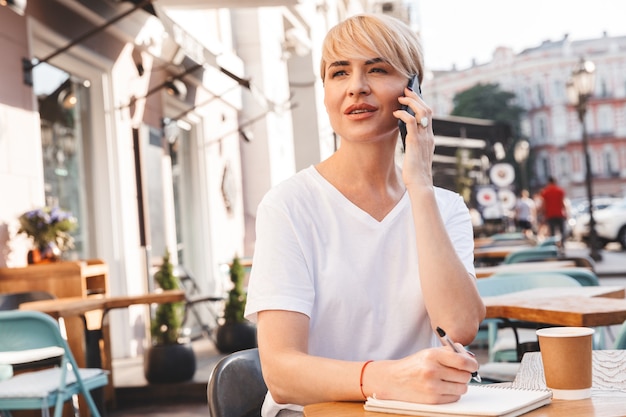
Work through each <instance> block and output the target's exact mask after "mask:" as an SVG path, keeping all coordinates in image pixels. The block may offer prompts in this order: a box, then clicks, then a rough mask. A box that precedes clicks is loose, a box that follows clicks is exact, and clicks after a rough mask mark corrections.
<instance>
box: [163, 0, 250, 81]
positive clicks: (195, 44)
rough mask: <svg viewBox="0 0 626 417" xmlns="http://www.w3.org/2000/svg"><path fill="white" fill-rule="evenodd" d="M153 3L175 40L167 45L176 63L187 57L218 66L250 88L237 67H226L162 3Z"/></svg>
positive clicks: (173, 61)
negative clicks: (238, 73) (170, 14)
mask: <svg viewBox="0 0 626 417" xmlns="http://www.w3.org/2000/svg"><path fill="white" fill-rule="evenodd" d="M153 5H154V8H155V11H156V15H157V17H158V18H159V20H161V22H162V24H163V28H164V29H165V31H166V32H167V34H168V35H169V36H170V37H171V39H172V40H173V44H170V45H167V47H168V48H169V49H170V51H169V54H168V55H169V56H170V59H171V62H172V63H173V64H174V65H180V64H181V63H182V62H183V60H184V59H185V57H187V58H189V59H191V60H192V61H194V62H196V63H197V64H201V65H208V66H212V67H215V68H218V69H219V70H220V71H221V72H222V73H223V74H225V75H226V76H228V77H230V78H232V79H233V80H235V81H236V82H237V84H239V85H240V86H242V87H245V88H247V89H250V81H248V80H246V79H244V78H243V77H242V76H240V75H237V71H236V70H235V69H233V68H225V67H224V66H223V64H221V63H220V62H219V61H220V57H219V55H218V54H216V53H214V52H212V51H210V50H209V49H208V48H207V47H206V46H204V45H203V44H202V43H200V42H199V41H198V40H197V39H196V38H194V37H193V36H192V35H191V34H190V33H189V32H187V31H186V30H185V29H184V28H182V27H181V26H180V25H179V24H177V23H176V22H174V21H173V20H172V19H171V18H170V17H169V16H168V15H167V13H166V12H165V10H164V9H163V7H162V6H161V4H160V3H156V4H153ZM166 54H167V52H166Z"/></svg>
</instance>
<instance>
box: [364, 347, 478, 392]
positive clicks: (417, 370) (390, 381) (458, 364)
mask: <svg viewBox="0 0 626 417" xmlns="http://www.w3.org/2000/svg"><path fill="white" fill-rule="evenodd" d="M477 370H478V362H477V361H476V359H474V357H472V356H471V355H470V354H467V355H464V354H459V353H456V352H453V351H452V349H450V348H446V347H439V348H431V349H424V350H421V351H419V352H417V353H414V354H413V355H410V356H407V357H406V358H403V359H400V360H396V361H375V362H372V363H370V364H369V365H368V367H367V368H366V370H365V373H364V376H363V386H364V390H365V392H367V393H369V395H373V394H376V398H379V399H393V400H401V401H411V402H419V403H424V404H442V403H451V402H455V401H458V400H459V399H460V398H461V396H462V395H463V394H465V393H466V392H467V383H468V382H469V381H470V379H471V376H472V375H471V374H472V372H475V371H477Z"/></svg>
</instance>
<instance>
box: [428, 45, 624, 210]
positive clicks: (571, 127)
mask: <svg viewBox="0 0 626 417" xmlns="http://www.w3.org/2000/svg"><path fill="white" fill-rule="evenodd" d="M581 58H584V59H587V60H590V61H592V62H594V63H595V66H596V78H595V89H594V93H593V95H592V97H591V99H590V101H589V105H588V111H587V114H586V120H585V123H586V127H587V131H588V138H589V151H590V156H591V171H592V174H593V187H594V194H595V195H617V196H623V195H626V37H611V36H608V35H606V36H603V37H601V38H598V39H588V40H577V41H574V40H570V39H569V38H568V37H567V36H565V37H563V38H562V39H561V40H558V41H545V42H544V43H542V44H541V45H539V46H537V47H533V48H528V49H526V50H524V51H522V52H520V53H519V54H514V53H513V51H512V50H510V49H508V48H504V47H501V48H498V49H497V50H496V51H495V52H494V54H493V59H492V60H491V61H490V62H488V63H486V64H481V65H474V66H472V67H470V68H467V69H464V70H452V71H437V72H431V73H429V74H428V75H427V77H426V82H425V85H424V89H423V94H424V97H425V99H426V101H427V102H428V103H429V104H430V105H431V106H432V108H433V109H434V111H435V114H436V115H448V114H450V112H451V111H452V109H453V98H454V95H455V94H456V93H458V92H461V91H464V90H466V89H469V88H471V87H473V86H475V85H476V84H479V83H482V84H494V83H495V84H499V85H500V88H501V89H502V90H506V91H511V92H513V93H515V95H516V98H517V104H518V105H520V106H522V107H523V108H524V109H525V111H526V113H525V115H524V117H523V121H522V128H523V135H524V136H525V137H526V138H527V139H528V140H529V142H530V145H531V153H530V158H529V160H528V164H529V166H528V169H527V172H528V173H529V178H528V180H529V181H528V182H527V184H529V185H530V188H531V189H532V190H533V191H536V190H538V189H539V188H541V187H542V186H543V185H545V184H546V182H547V178H548V177H549V176H550V175H552V176H554V177H555V178H557V180H558V182H559V183H560V185H562V186H563V187H564V188H565V189H566V190H567V194H568V196H569V197H570V198H581V197H585V196H586V191H585V172H586V171H585V163H584V152H583V147H582V140H581V139H582V127H581V124H580V122H579V120H578V115H577V112H576V108H575V107H574V106H573V105H572V104H570V103H568V100H567V94H566V82H567V81H568V79H569V77H570V75H571V72H572V70H573V69H574V67H575V66H576V65H577V64H578V62H579V61H580V59H581ZM507 152H511V153H512V152H513V149H507Z"/></svg>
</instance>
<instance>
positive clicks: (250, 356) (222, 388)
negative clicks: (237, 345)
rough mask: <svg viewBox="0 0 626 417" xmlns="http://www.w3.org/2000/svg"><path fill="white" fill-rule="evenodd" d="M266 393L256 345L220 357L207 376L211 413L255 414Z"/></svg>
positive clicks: (221, 416) (215, 416)
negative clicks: (252, 347)
mask: <svg viewBox="0 0 626 417" xmlns="http://www.w3.org/2000/svg"><path fill="white" fill-rule="evenodd" d="M266 394H267V386H266V385H265V381H264V380H263V374H262V372H261V361H260V359H259V350H258V349H257V348H254V349H247V350H241V351H239V352H235V353H232V354H230V355H228V356H226V357H224V358H222V359H221V360H220V361H219V362H218V363H217V365H216V366H215V368H214V369H213V372H211V376H210V377H209V384H208V387H207V397H208V402H209V414H210V416H211V417H258V416H259V415H260V414H261V406H262V405H263V400H264V399H265V395H266Z"/></svg>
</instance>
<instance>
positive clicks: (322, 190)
mask: <svg viewBox="0 0 626 417" xmlns="http://www.w3.org/2000/svg"><path fill="white" fill-rule="evenodd" d="M414 75H417V83H416V84H415V86H414V88H413V89H409V88H407V84H408V82H409V80H411V79H413V78H414V77H413V76H414ZM423 75H424V67H423V57H422V50H421V46H420V44H419V40H418V38H417V36H416V35H415V33H414V32H413V31H412V30H411V29H410V28H409V27H408V26H407V25H405V24H404V23H402V22H401V21H400V20H398V19H395V18H392V17H389V16H386V15H373V14H362V15H357V16H353V17H350V18H348V19H347V20H345V21H343V22H340V23H339V24H338V25H336V26H335V27H334V28H332V29H331V30H330V32H329V33H328V34H327V36H326V38H325V40H324V44H323V49H322V62H321V78H322V81H323V86H324V104H325V107H326V111H327V113H328V116H329V119H330V123H331V125H332V127H333V129H334V131H335V132H336V134H337V135H338V136H339V137H340V138H341V141H340V147H339V149H338V150H337V151H336V152H335V153H334V154H333V155H331V156H330V157H329V158H327V159H325V160H324V161H322V162H320V163H319V164H316V165H314V166H310V167H308V168H306V169H304V170H302V171H300V172H299V173H297V174H296V175H295V176H293V177H292V178H290V179H288V180H286V181H284V182H283V183H281V184H279V185H277V186H276V187H274V188H273V189H272V190H270V191H269V192H268V193H267V194H266V195H265V197H264V198H263V200H262V201H261V203H260V204H259V206H258V209H257V219H256V231H257V237H256V244H255V252H254V257H253V263H252V270H251V276H250V282H249V287H248V298H247V305H246V317H247V318H248V319H250V320H252V321H254V322H256V323H257V330H258V346H259V353H260V357H261V364H262V369H263V376H264V378H265V381H266V384H267V386H268V389H269V391H268V394H267V396H266V399H265V402H264V404H263V410H262V416H264V417H269V416H272V417H273V416H277V415H278V416H281V417H283V416H292V415H302V414H301V410H302V406H303V405H305V404H310V403H314V402H324V401H363V400H364V399H365V398H366V397H367V396H372V395H374V393H376V395H377V396H378V398H387V399H395V400H407V401H415V402H426V403H447V402H453V401H457V400H458V399H459V398H460V396H461V395H463V394H464V393H465V392H466V390H467V382H468V381H469V380H470V375H471V373H473V372H475V371H476V370H477V369H478V363H477V362H476V360H475V358H473V357H472V356H471V355H469V354H465V353H462V354H459V353H454V352H453V350H452V349H450V348H449V347H443V346H441V343H440V342H439V340H438V338H437V337H436V334H435V332H434V329H435V328H436V327H438V326H440V327H441V328H443V329H444V330H445V331H446V332H447V334H448V335H449V336H450V337H451V338H452V339H453V340H455V341H456V342H457V344H458V343H461V344H462V345H466V344H469V343H470V342H471V341H472V340H473V339H474V337H475V336H476V333H477V330H478V326H479V324H480V323H481V321H482V320H483V318H484V314H485V307H484V305H483V303H482V301H481V298H480V295H479V293H478V290H477V288H476V280H475V273H474V265H473V231H472V223H471V218H470V214H469V210H468V208H467V206H466V205H465V203H464V201H463V199H462V198H461V197H460V196H459V195H458V194H456V193H454V192H452V191H448V190H444V189H441V188H438V187H435V186H434V185H433V177H432V175H433V172H432V161H433V154H434V148H435V142H434V134H433V130H432V110H431V109H430V108H429V107H428V105H427V104H426V103H425V102H424V101H423V100H422V99H421V97H420V96H419V95H418V91H419V85H420V84H421V81H422V79H423ZM401 105H407V106H408V107H409V108H410V109H411V110H412V112H414V114H415V116H412V115H411V114H410V113H409V112H407V111H405V110H403V109H401ZM399 120H401V121H402V122H404V123H406V132H407V134H406V150H405V154H404V158H403V161H402V164H401V165H399V163H398V161H396V159H395V155H396V147H397V142H398V133H399V128H398V121H399ZM462 345H458V346H459V347H460V348H462Z"/></svg>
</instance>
